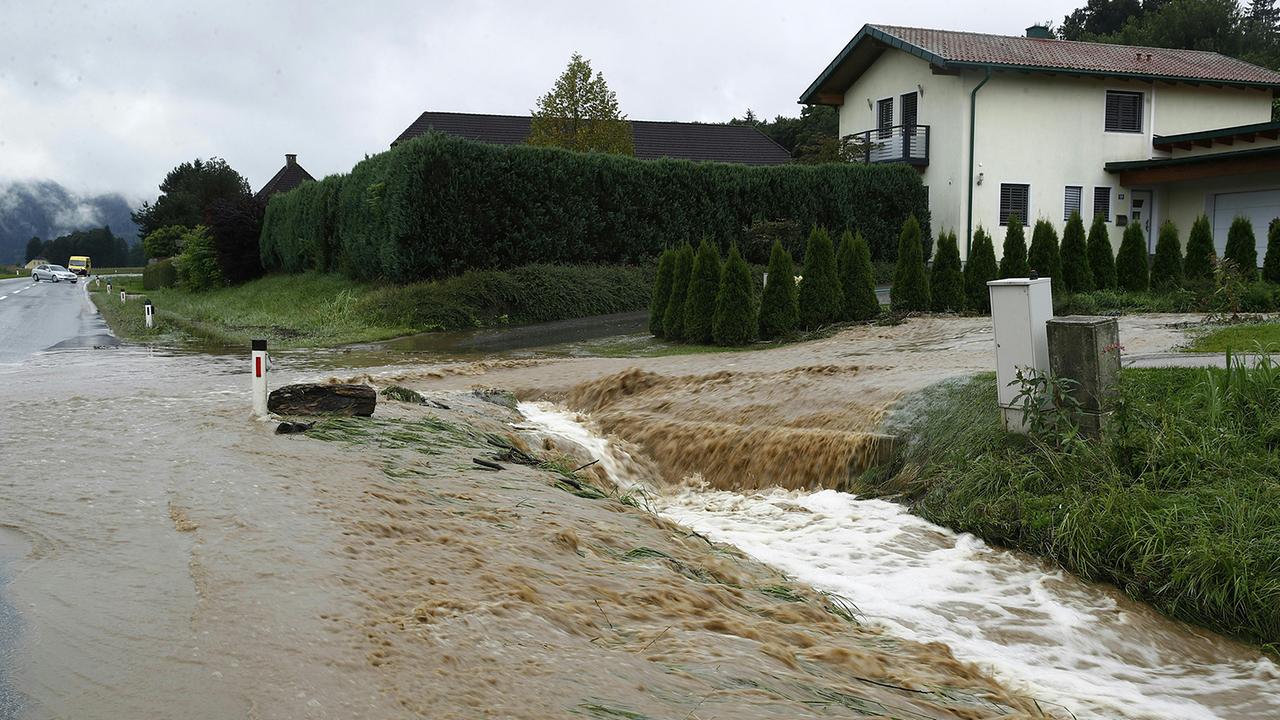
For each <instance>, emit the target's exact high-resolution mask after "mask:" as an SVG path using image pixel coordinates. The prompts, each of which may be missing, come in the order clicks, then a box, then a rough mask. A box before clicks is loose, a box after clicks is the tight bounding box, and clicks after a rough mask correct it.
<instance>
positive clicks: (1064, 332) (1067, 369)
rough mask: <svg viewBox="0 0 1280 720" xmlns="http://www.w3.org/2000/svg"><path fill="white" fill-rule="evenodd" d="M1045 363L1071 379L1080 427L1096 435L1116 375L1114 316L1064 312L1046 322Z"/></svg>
mask: <svg viewBox="0 0 1280 720" xmlns="http://www.w3.org/2000/svg"><path fill="white" fill-rule="evenodd" d="M1047 329H1048V337H1049V367H1050V368H1052V369H1053V374H1054V375H1057V376H1059V377H1066V378H1071V379H1072V380H1075V381H1076V382H1077V383H1079V384H1078V385H1076V386H1075V387H1074V388H1073V389H1072V390H1071V396H1072V397H1073V398H1075V400H1076V402H1078V403H1080V409H1081V416H1080V431H1081V432H1082V433H1083V434H1085V435H1087V436H1089V437H1095V438H1096V437H1098V436H1099V435H1101V433H1102V429H1103V428H1104V427H1105V426H1106V424H1107V419H1108V418H1109V417H1110V416H1111V412H1112V410H1113V407H1114V402H1113V401H1114V400H1115V391H1116V382H1117V381H1118V380H1119V378H1120V326H1119V323H1118V322H1117V321H1116V319H1115V318H1108V317H1092V316H1087V315H1068V316H1066V317H1060V318H1053V319H1052V320H1050V321H1049V323H1048V327H1047Z"/></svg>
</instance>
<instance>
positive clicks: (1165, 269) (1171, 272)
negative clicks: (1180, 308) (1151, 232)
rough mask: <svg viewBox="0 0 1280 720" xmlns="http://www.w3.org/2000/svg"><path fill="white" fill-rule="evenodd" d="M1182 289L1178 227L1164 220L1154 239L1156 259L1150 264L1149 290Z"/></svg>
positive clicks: (1180, 247)
mask: <svg viewBox="0 0 1280 720" xmlns="http://www.w3.org/2000/svg"><path fill="white" fill-rule="evenodd" d="M1180 287H1182V245H1181V243H1179V242H1178V226H1177V225H1174V224H1173V221H1172V220H1166V221H1165V222H1164V224H1163V225H1161V226H1160V235H1159V237H1158V238H1157V239H1156V257H1155V260H1153V261H1152V263H1151V288H1152V289H1153V290H1175V289H1177V288H1180Z"/></svg>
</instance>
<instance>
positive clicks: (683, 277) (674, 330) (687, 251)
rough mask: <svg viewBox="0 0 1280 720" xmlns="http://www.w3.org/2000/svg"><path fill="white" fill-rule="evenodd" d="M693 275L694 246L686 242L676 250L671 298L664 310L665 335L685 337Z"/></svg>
mask: <svg viewBox="0 0 1280 720" xmlns="http://www.w3.org/2000/svg"><path fill="white" fill-rule="evenodd" d="M692 275H693V246H691V245H689V243H685V244H684V245H681V246H680V249H679V250H677V251H676V262H675V271H674V272H673V273H672V274H671V299H670V300H668V301H667V307H666V310H664V311H663V316H662V329H663V331H664V335H663V337H665V338H666V339H668V340H674V341H676V342H679V341H680V340H682V339H683V338H684V301H685V298H686V297H688V295H689V278H690V277H691V276H692Z"/></svg>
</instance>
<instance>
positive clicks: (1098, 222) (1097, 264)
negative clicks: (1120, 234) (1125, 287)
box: [1087, 215, 1117, 290]
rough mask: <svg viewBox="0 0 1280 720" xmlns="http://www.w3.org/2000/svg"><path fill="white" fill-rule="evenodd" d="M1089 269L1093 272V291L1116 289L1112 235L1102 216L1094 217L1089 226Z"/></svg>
mask: <svg viewBox="0 0 1280 720" xmlns="http://www.w3.org/2000/svg"><path fill="white" fill-rule="evenodd" d="M1087 244H1088V246H1089V269H1090V270H1091V271H1093V289H1094V290H1111V289H1114V288H1115V287H1116V284H1117V283H1116V256H1115V253H1114V252H1113V251H1112V249H1111V233H1110V232H1109V231H1108V230H1107V220H1106V218H1104V217H1103V216H1102V215H1094V216H1093V224H1092V225H1090V226H1089V240H1088V242H1087Z"/></svg>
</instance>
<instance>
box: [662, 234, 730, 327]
mask: <svg viewBox="0 0 1280 720" xmlns="http://www.w3.org/2000/svg"><path fill="white" fill-rule="evenodd" d="M719 289H720V253H718V252H716V246H715V245H712V244H711V241H710V240H708V239H707V238H703V239H702V242H701V243H699V244H698V254H697V255H696V256H695V257H694V258H693V270H692V272H691V273H690V275H689V294H688V295H687V296H686V297H685V301H684V335H683V337H684V339H685V340H687V341H689V342H691V343H700V344H703V345H707V344H709V343H710V342H711V339H712V338H711V322H712V319H713V316H714V315H715V311H716V293H717V292H718V291H719ZM672 339H674V338H672Z"/></svg>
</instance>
